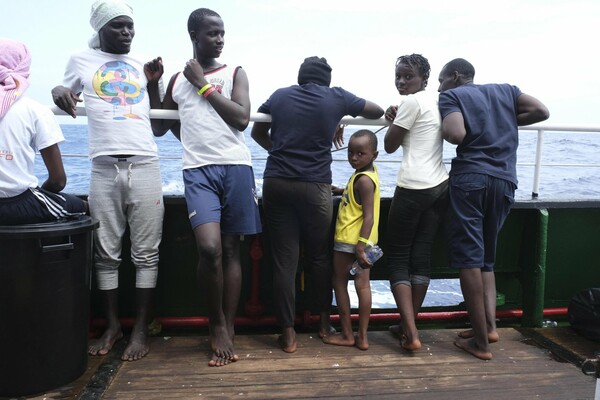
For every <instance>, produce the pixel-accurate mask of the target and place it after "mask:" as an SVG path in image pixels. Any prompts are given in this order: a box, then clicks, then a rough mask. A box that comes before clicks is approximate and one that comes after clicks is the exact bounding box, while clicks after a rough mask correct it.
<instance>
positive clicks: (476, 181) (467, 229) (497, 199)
mask: <svg viewBox="0 0 600 400" xmlns="http://www.w3.org/2000/svg"><path fill="white" fill-rule="evenodd" d="M515 189H516V185H515V184H514V183H512V182H510V181H507V180H505V179H500V178H495V177H493V176H490V175H485V174H458V175H451V176H450V186H449V198H450V206H449V208H448V223H447V230H446V232H447V235H448V256H449V259H450V266H451V267H454V268H481V269H482V270H483V271H493V270H494V264H495V262H496V241H497V239H498V233H499V232H500V229H501V228H502V225H503V224H504V221H505V220H506V217H507V216H508V213H509V211H510V208H511V207H512V205H513V204H514V202H515V199H514V197H515Z"/></svg>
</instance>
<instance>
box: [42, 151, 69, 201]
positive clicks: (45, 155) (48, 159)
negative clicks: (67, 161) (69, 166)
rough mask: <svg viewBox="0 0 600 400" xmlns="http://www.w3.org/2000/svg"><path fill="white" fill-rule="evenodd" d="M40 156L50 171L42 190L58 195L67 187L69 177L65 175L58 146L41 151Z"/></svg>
mask: <svg viewBox="0 0 600 400" xmlns="http://www.w3.org/2000/svg"><path fill="white" fill-rule="evenodd" d="M40 154H41V155H42V160H44V164H45V165H46V169H47V170H48V179H46V181H45V182H44V183H43V184H42V188H43V189H45V190H48V191H50V192H53V193H58V192H60V191H61V190H63V189H64V188H65V186H66V185H67V175H66V174H65V168H64V166H63V162H62V157H61V155H60V149H59V148H58V144H53V145H52V146H48V147H46V148H44V149H41V150H40Z"/></svg>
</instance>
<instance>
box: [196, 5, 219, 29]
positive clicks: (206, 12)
mask: <svg viewBox="0 0 600 400" xmlns="http://www.w3.org/2000/svg"><path fill="white" fill-rule="evenodd" d="M206 17H217V18H221V16H220V15H219V14H217V13H216V12H215V11H213V10H210V9H208V8H199V9H197V10H194V11H192V13H191V14H190V17H189V18H188V32H192V31H196V30H198V27H199V26H201V25H202V20H203V19H204V18H206Z"/></svg>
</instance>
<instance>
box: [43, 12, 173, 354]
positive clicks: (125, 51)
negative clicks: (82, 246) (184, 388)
mask: <svg viewBox="0 0 600 400" xmlns="http://www.w3.org/2000/svg"><path fill="white" fill-rule="evenodd" d="M132 13H133V12H132V9H131V7H130V6H129V5H127V4H126V3H123V2H121V1H117V0H107V1H104V0H100V1H97V2H96V3H94V4H93V5H92V13H91V17H90V23H91V25H92V27H93V28H94V30H95V31H96V32H97V34H95V35H94V36H93V37H92V39H91V40H90V43H89V45H90V48H89V49H87V50H84V51H82V52H79V53H76V54H74V55H72V56H71V58H70V60H69V62H68V64H67V68H66V72H65V76H64V82H63V86H57V87H55V88H54V89H53V90H52V96H53V99H54V102H55V104H56V105H57V106H58V107H59V108H61V109H62V110H64V111H65V112H67V113H69V114H70V115H72V116H73V118H75V109H76V104H77V102H79V101H81V99H80V98H79V95H80V94H81V93H83V98H84V100H85V107H86V111H87V117H88V132H89V153H90V158H91V159H92V175H91V182H90V193H89V204H90V213H91V215H92V217H94V218H95V219H97V220H98V221H99V222H100V226H99V228H98V229H97V230H96V231H95V236H94V239H95V246H94V265H95V267H96V277H97V281H98V288H99V289H100V290H101V291H102V293H103V295H104V298H105V302H106V314H107V323H108V326H107V329H106V331H105V332H104V334H103V335H102V337H100V339H98V340H97V341H96V342H95V343H92V344H91V345H90V346H89V353H90V354H91V355H104V354H106V353H108V352H109V351H110V350H111V348H112V347H113V345H114V343H115V342H116V341H117V340H119V339H121V337H122V336H123V333H122V330H121V324H120V322H119V313H118V279H119V276H118V267H119V264H120V263H121V247H122V239H123V235H124V233H125V229H126V227H127V226H129V230H130V239H131V260H132V262H133V264H134V265H135V267H136V302H137V304H136V311H137V315H136V322H135V325H134V327H133V331H132V333H131V337H130V340H129V343H128V345H127V347H126V348H125V351H124V352H123V355H122V357H121V358H122V359H123V360H128V361H134V360H138V359H140V358H142V357H144V356H145V355H146V354H147V353H148V350H149V347H148V323H149V322H150V310H151V304H152V302H151V300H152V295H153V292H154V288H155V287H156V279H157V275H158V245H159V243H160V240H161V236H162V226H163V215H164V205H163V193H162V181H161V177H160V167H159V161H158V155H157V146H156V143H155V142H154V137H153V132H152V128H151V126H150V117H149V113H150V102H149V98H148V93H147V90H148V87H149V86H151V85H156V86H158V84H159V76H158V75H156V74H153V73H151V72H150V70H149V69H147V68H146V67H145V66H144V64H143V63H142V62H140V61H139V59H138V58H136V57H133V56H131V55H130V54H129V51H130V48H131V42H132V40H133V37H134V35H135V30H134V24H133V19H132V18H133V14H132Z"/></svg>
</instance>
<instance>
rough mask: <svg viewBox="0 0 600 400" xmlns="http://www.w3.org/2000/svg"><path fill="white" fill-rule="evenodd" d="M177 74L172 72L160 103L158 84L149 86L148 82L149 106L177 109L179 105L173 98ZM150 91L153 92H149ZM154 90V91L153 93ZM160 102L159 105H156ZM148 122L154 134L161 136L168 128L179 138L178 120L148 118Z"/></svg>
mask: <svg viewBox="0 0 600 400" xmlns="http://www.w3.org/2000/svg"><path fill="white" fill-rule="evenodd" d="M177 75H178V74H174V75H173V76H172V77H171V80H170V81H169V85H168V86H167V93H166V94H165V98H164V99H163V101H162V103H160V96H159V93H158V84H157V85H156V86H152V87H151V86H150V83H148V96H150V106H151V107H152V108H162V109H163V110H177V109H178V108H179V106H178V105H177V103H175V101H174V100H173V86H174V85H175V80H176V79H177ZM151 91H152V92H153V93H151ZM154 91H155V93H154ZM153 98H154V100H153ZM157 102H158V104H160V107H156V105H157ZM150 124H151V125H152V132H153V133H154V136H163V135H164V134H165V133H167V131H168V130H169V129H170V130H171V132H173V135H175V137H176V138H177V139H179V140H181V136H180V134H179V133H180V127H181V125H180V122H179V120H176V119H152V120H150Z"/></svg>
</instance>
